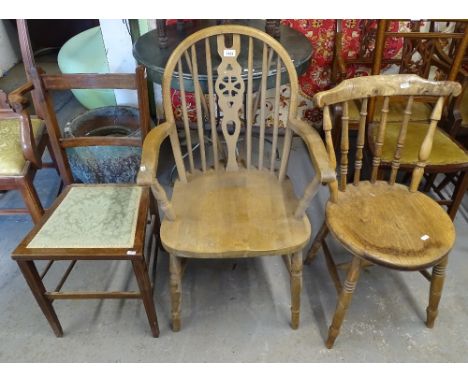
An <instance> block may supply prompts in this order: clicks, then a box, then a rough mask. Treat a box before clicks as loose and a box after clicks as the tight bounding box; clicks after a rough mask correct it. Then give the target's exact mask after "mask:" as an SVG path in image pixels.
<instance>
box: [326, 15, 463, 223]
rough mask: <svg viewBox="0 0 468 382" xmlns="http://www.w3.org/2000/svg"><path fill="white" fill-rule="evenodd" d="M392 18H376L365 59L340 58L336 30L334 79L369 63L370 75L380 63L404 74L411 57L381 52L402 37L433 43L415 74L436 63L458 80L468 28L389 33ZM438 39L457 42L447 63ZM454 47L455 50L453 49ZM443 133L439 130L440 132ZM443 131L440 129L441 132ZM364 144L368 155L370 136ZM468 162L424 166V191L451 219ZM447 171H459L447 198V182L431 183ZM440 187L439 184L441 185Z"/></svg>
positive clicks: (371, 107) (371, 105)
mask: <svg viewBox="0 0 468 382" xmlns="http://www.w3.org/2000/svg"><path fill="white" fill-rule="evenodd" d="M390 21H391V20H386V19H385V20H379V22H378V27H377V31H376V37H375V49H374V51H373V52H372V55H371V56H370V57H368V58H367V57H366V58H357V59H349V60H344V59H343V57H342V48H341V40H340V39H341V33H340V32H337V35H336V42H335V44H336V46H335V54H334V66H333V67H334V78H335V79H336V81H337V82H339V81H342V80H343V79H344V78H345V75H346V67H347V65H349V64H355V63H359V64H369V65H371V66H372V70H371V74H372V75H378V74H380V71H381V68H382V66H383V65H388V64H399V65H400V73H404V70H408V68H407V67H406V66H405V65H407V63H406V64H405V61H408V60H409V59H410V58H411V57H405V56H403V57H401V58H396V59H384V57H383V54H384V47H385V41H386V40H387V39H388V38H392V37H394V38H403V39H404V41H405V44H406V43H412V42H415V41H422V40H431V41H432V42H433V45H432V48H431V51H430V52H431V58H430V60H426V61H424V62H423V63H424V65H423V66H421V67H420V68H418V72H417V73H415V74H418V75H420V76H423V77H427V76H428V74H429V69H430V67H431V66H432V65H433V66H436V67H438V68H440V69H442V70H443V71H445V72H446V73H447V80H448V81H454V80H456V79H457V77H458V74H459V72H460V70H461V64H462V61H463V57H464V54H465V51H466V48H467V46H468V28H466V29H465V31H464V32H458V31H457V32H454V33H445V32H434V31H431V32H419V29H418V28H415V29H414V30H413V31H411V32H389V31H388V30H387V29H388V25H389V22H390ZM430 21H431V22H435V21H445V20H435V19H434V20H430ZM440 39H452V42H457V44H453V45H454V46H453V49H452V50H454V57H453V58H452V59H450V64H449V65H447V62H446V60H444V57H445V56H446V54H445V53H444V52H443V50H442V48H441V46H440V42H439V40H440ZM455 47H456V49H455ZM415 102H423V103H430V104H433V102H434V98H433V97H432V98H431V97H427V96H420V97H416V98H415ZM448 105H449V102H446V104H445V107H444V111H443V113H444V115H445V116H446V115H447V114H448V113H450V111H448V110H447V109H448V108H447V107H448ZM375 106H376V104H375V99H374V98H371V99H369V102H368V108H367V123H371V122H372V121H373V119H374V113H375ZM339 113H341V109H340V106H339V105H337V108H336V112H335V117H336V121H337V122H338V123H337V124H336V126H337V127H338V128H336V129H335V130H334V132H333V140H334V142H335V145H338V144H339V140H340V134H341V133H340V131H341V129H340V127H339V126H340V124H339V121H340V116H339ZM348 124H349V129H358V128H359V121H358V120H351V119H350V120H349V122H348ZM441 132H442V131H441ZM442 133H443V132H442ZM370 134H371V132H370V130H368V135H370ZM450 139H451V140H452V141H453V142H454V144H456V145H457V146H459V147H461V145H460V144H459V143H458V142H457V141H456V140H455V137H454V136H453V134H451V133H450ZM365 147H366V148H368V149H369V150H370V156H372V155H374V154H375V151H374V150H375V145H374V144H373V142H372V137H370V136H369V137H366V141H365ZM364 156H365V157H366V156H367V155H366V152H364ZM381 168H382V170H381V171H383V170H384V169H390V168H391V162H388V163H387V162H382V167H381ZM401 168H402V169H407V170H408V171H411V170H412V169H413V168H414V165H410V164H404V163H402V164H401ZM467 171H468V163H461V164H446V165H432V164H430V163H429V164H428V165H427V166H426V167H425V172H426V184H425V187H424V191H425V192H428V191H429V190H430V189H433V190H434V192H435V193H436V194H437V196H438V197H439V198H440V199H439V200H438V202H439V203H440V204H441V205H443V206H446V207H447V213H448V214H449V216H450V217H451V219H452V220H453V219H455V216H456V214H457V211H458V208H459V206H460V203H461V201H462V199H463V195H464V193H465V190H466V188H467V185H468V173H467ZM440 173H443V174H448V177H449V179H451V178H454V175H456V174H460V175H459V176H457V177H455V178H456V182H455V188H454V191H453V193H452V195H451V198H450V199H447V198H446V197H445V196H444V195H443V194H442V193H441V189H442V188H443V187H444V186H445V185H446V183H441V184H439V185H438V186H437V187H436V186H434V179H435V177H436V176H437V174H440ZM441 186H442V187H441Z"/></svg>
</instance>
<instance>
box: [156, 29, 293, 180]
mask: <svg viewBox="0 0 468 382" xmlns="http://www.w3.org/2000/svg"><path fill="white" fill-rule="evenodd" d="M242 62H244V63H246V64H245V65H244V66H242ZM255 63H261V69H260V71H258V69H257V71H255V68H254V64H255ZM257 68H258V66H257ZM205 69H206V75H205V74H203V75H202V74H201V72H202V71H205ZM187 74H189V77H190V78H187ZM272 76H273V79H272V78H271V77H272ZM202 77H204V78H202ZM202 79H203V80H204V81H206V83H207V85H206V89H203V86H202V84H201V80H202ZM192 81H193V82H192ZM282 83H290V89H291V92H290V100H289V101H290V102H289V111H288V117H287V119H288V123H287V124H286V126H285V132H284V135H285V139H284V145H283V149H282V154H281V155H280V157H281V158H280V159H281V162H280V166H279V174H278V176H279V178H280V179H282V178H284V176H285V172H286V168H287V161H288V155H289V150H290V145H291V139H292V133H293V131H292V130H291V124H290V123H289V122H290V121H292V120H293V119H294V118H295V117H296V112H297V93H298V81H297V74H296V70H295V67H294V65H293V63H292V61H291V59H290V57H289V55H288V53H287V51H286V50H285V49H284V48H283V47H282V46H281V45H280V44H279V42H278V41H276V40H275V39H274V38H273V37H271V36H269V35H268V34H266V33H264V32H262V31H260V30H257V29H254V28H249V27H245V26H240V25H221V26H215V27H210V28H206V29H203V30H201V31H199V32H196V33H194V34H192V35H190V36H189V37H188V38H186V39H185V40H184V41H183V42H182V43H180V44H179V46H178V47H177V48H176V49H175V50H174V52H173V53H172V55H171V57H170V58H169V60H168V62H167V65H166V69H165V72H164V78H163V100H164V110H165V114H166V119H167V122H169V123H170V124H173V125H175V118H174V112H173V109H172V104H171V95H170V89H171V85H172V87H176V88H179V89H180V92H181V103H182V117H183V131H181V132H178V131H177V130H176V129H173V130H172V131H171V132H170V139H171V144H172V148H173V152H174V156H175V162H176V165H177V170H178V173H179V178H180V180H181V181H186V178H187V171H188V172H189V173H193V172H194V171H195V170H196V168H197V167H199V170H201V171H202V172H206V171H207V170H208V169H209V168H210V167H213V168H214V169H215V170H218V169H220V168H222V167H223V166H225V169H226V170H227V171H237V170H239V169H240V168H247V169H254V168H256V169H259V170H263V169H264V170H270V171H276V169H275V163H276V152H277V151H278V135H279V128H280V115H279V113H280V104H281V103H282V102H284V94H282V93H281V92H280V85H281V84H282ZM192 85H193V88H194V93H195V98H196V101H195V102H196V120H197V122H196V124H197V126H196V128H197V132H198V136H197V138H196V140H197V141H198V142H194V141H193V139H192V137H191V135H190V125H189V118H188V115H187V104H186V98H185V95H186V89H187V86H192ZM272 86H274V88H275V92H274V102H273V103H274V105H273V112H272V113H271V114H272V116H271V115H270V116H268V115H267V110H266V103H267V102H266V97H267V88H269V87H272ZM204 90H205V91H204ZM257 113H258V116H259V120H258V123H256V122H255V116H256V115H257ZM267 120H268V122H267ZM267 123H268V125H269V126H271V127H272V131H271V135H272V136H271V154H270V155H269V157H267V158H266V159H265V158H264V157H265V156H266V151H265V135H266V134H265V130H266V129H267V128H268V127H267ZM208 125H209V128H208V129H207V128H206V126H208ZM254 125H255V126H254ZM257 130H258V136H259V138H258V144H257V143H254V140H253V135H254V134H256V131H257ZM179 133H180V136H181V137H182V136H183V137H184V138H185V143H186V152H182V147H181V145H180V142H179ZM205 134H206V135H208V137H205ZM207 141H211V143H210V142H207ZM241 141H242V142H243V145H244V146H242V147H241V145H240V142H241ZM196 144H199V150H198V152H196V151H194V146H195V145H196ZM210 146H211V147H210ZM241 148H242V149H243V150H240V149H241ZM224 151H225V152H226V153H227V154H226V158H225V161H224V162H225V163H223V162H222V161H221V160H220V159H221V153H222V152H224ZM241 152H244V153H243V154H241ZM183 157H187V158H188V169H186V163H184V159H183ZM198 159H199V161H198ZM198 163H199V165H198Z"/></svg>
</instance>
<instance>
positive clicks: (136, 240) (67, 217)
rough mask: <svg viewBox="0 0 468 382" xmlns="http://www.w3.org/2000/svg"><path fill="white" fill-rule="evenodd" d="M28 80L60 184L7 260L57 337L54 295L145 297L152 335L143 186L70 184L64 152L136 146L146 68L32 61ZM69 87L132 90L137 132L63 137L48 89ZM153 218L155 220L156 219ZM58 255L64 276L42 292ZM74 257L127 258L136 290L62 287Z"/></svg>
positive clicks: (143, 118)
mask: <svg viewBox="0 0 468 382" xmlns="http://www.w3.org/2000/svg"><path fill="white" fill-rule="evenodd" d="M31 78H32V82H31V83H28V85H27V87H28V89H31V90H32V89H35V90H36V91H37V92H36V94H37V97H38V99H37V101H38V102H39V103H40V105H41V107H42V108H43V110H45V120H46V124H47V128H48V131H49V136H50V141H51V146H52V149H53V151H54V153H55V156H56V157H57V158H58V159H59V160H58V161H57V163H58V169H59V172H60V175H61V178H62V179H63V181H64V184H65V186H66V187H65V189H64V191H63V192H62V193H61V195H60V196H59V197H58V198H57V200H56V201H55V202H54V203H53V205H52V206H51V208H50V209H49V210H48V211H47V212H46V213H45V215H44V216H43V218H41V219H40V220H39V222H38V223H37V224H36V226H35V227H34V228H33V230H32V231H31V232H30V233H29V234H28V235H27V236H26V237H25V238H24V239H23V241H22V242H21V243H20V244H19V245H18V247H17V248H16V249H15V250H14V251H13V253H12V258H13V259H14V260H16V262H17V263H18V265H19V268H20V269H21V272H22V273H23V276H24V278H25V279H26V281H27V283H28V285H29V287H30V288H31V292H32V293H33V295H34V297H35V299H36V301H37V303H38V305H39V307H40V308H41V310H42V312H43V313H44V315H45V316H46V318H47V320H48V322H49V324H50V326H51V328H52V330H53V331H54V333H55V335H56V336H58V337H60V336H62V334H63V331H62V326H61V324H60V321H59V319H58V317H57V315H56V312H55V309H54V307H53V305H52V304H53V302H54V301H55V300H60V299H105V298H112V299H116V298H120V299H127V298H131V299H141V300H143V304H144V308H145V311H146V315H147V318H148V322H149V324H150V327H151V332H152V334H153V336H155V337H157V336H158V335H159V328H158V322H157V318H156V311H155V307H154V301H153V293H152V285H151V280H150V277H149V272H148V268H149V267H150V262H151V260H150V254H149V253H145V245H144V244H145V232H146V227H147V215H148V210H149V208H150V191H149V188H148V187H140V186H137V185H136V184H99V185H97V184H75V183H74V178H73V175H72V172H71V170H70V165H69V162H68V159H67V152H66V149H67V148H70V147H82V146H141V144H142V140H143V139H144V137H145V136H146V134H147V132H148V131H149V127H150V117H149V112H148V98H147V88H146V71H145V69H144V68H143V67H138V68H137V70H136V73H133V74H64V75H47V74H45V73H43V72H42V71H41V70H40V69H38V68H35V67H34V68H32V69H31ZM68 89H134V90H136V91H137V94H138V105H139V111H140V128H141V137H112V136H105V137H77V138H75V137H73V138H64V137H62V135H61V130H60V128H59V125H58V122H57V117H56V115H55V111H54V105H53V102H52V97H51V94H50V92H51V91H52V90H55V91H57V90H68ZM20 96H21V95H20V94H19V92H18V91H16V92H13V93H12V95H11V97H13V99H14V98H15V97H20ZM20 103H21V102H20ZM152 220H153V218H152ZM154 224H155V225H158V223H157V222H156V221H155V223H154ZM155 231H156V230H155ZM151 238H153V236H151ZM149 247H150V248H151V245H150V246H149ZM145 255H146V256H145ZM39 260H45V261H47V265H46V266H45V268H44V270H43V271H42V272H41V273H39V271H38V269H37V268H36V265H35V263H34V262H37V261H39ZM63 260H65V261H69V262H70V264H69V266H68V268H67V270H66V272H65V274H64V276H63V277H62V279H61V280H60V281H59V282H58V284H57V287H56V288H55V289H53V290H46V288H45V286H44V283H43V278H44V277H45V276H46V274H47V273H48V271H49V270H50V268H51V266H52V265H53V263H54V262H56V261H63ZM78 260H91V261H114V260H115V261H126V262H130V263H131V265H132V267H133V271H134V274H135V278H136V280H137V284H138V288H139V291H91V290H87V291H62V288H63V286H64V284H65V282H66V280H67V278H68V276H69V274H70V272H71V271H72V269H73V268H74V266H75V264H76V262H77V261H78ZM153 265H154V261H153Z"/></svg>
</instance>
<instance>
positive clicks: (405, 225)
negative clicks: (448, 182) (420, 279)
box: [326, 181, 455, 270]
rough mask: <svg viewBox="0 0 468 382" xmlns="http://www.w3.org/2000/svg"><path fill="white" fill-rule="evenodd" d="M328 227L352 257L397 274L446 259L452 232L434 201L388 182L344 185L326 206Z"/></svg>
mask: <svg viewBox="0 0 468 382" xmlns="http://www.w3.org/2000/svg"><path fill="white" fill-rule="evenodd" d="M326 216H327V225H328V228H329V229H330V231H331V232H332V233H333V235H334V236H335V238H336V239H337V240H338V241H340V242H341V243H342V244H343V245H344V246H345V247H346V248H347V249H349V250H350V251H351V252H352V253H353V254H355V255H357V256H359V257H362V258H364V259H366V260H368V261H371V262H373V263H377V264H381V265H385V266H388V267H391V268H396V269H406V270H415V269H423V268H428V267H430V266H432V265H435V264H436V263H438V262H439V261H440V260H441V259H442V258H443V257H444V256H445V255H447V254H448V252H449V251H450V249H451V248H452V246H453V244H454V241H455V228H454V226H453V223H452V221H451V220H450V218H449V216H448V215H447V213H446V212H445V211H444V210H443V208H442V207H441V206H439V205H438V204H437V203H436V202H435V201H434V200H432V199H431V198H429V197H428V196H426V195H424V194H422V193H420V192H410V191H409V190H408V188H407V187H406V186H403V185H399V184H394V185H389V184H388V183H387V182H376V183H375V184H371V183H370V182H367V181H366V182H361V183H359V184H358V185H357V186H354V185H348V186H347V188H346V192H340V193H339V196H338V202H337V203H332V202H328V204H327V209H326Z"/></svg>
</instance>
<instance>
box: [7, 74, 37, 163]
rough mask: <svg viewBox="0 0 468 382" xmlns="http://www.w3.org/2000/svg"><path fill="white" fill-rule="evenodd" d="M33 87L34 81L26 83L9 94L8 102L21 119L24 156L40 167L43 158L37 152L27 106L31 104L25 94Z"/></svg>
mask: <svg viewBox="0 0 468 382" xmlns="http://www.w3.org/2000/svg"><path fill="white" fill-rule="evenodd" d="M33 89H34V85H33V84H32V82H27V83H25V84H24V85H22V86H20V87H19V88H18V89H16V90H14V91H12V92H11V93H10V94H9V95H8V102H9V103H10V105H11V107H12V109H13V111H14V113H15V114H16V116H15V117H16V118H18V119H19V120H20V139H21V148H22V150H23V155H24V158H25V159H26V160H28V161H30V162H31V163H32V164H33V165H34V166H36V167H37V168H40V167H41V166H42V160H41V157H40V156H39V155H38V153H37V149H36V140H35V138H34V133H33V129H32V124H31V117H30V115H29V113H28V112H27V111H26V108H27V107H28V106H29V100H28V99H27V98H26V97H25V96H24V95H25V94H26V93H29V92H30V91H31V90H33Z"/></svg>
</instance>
